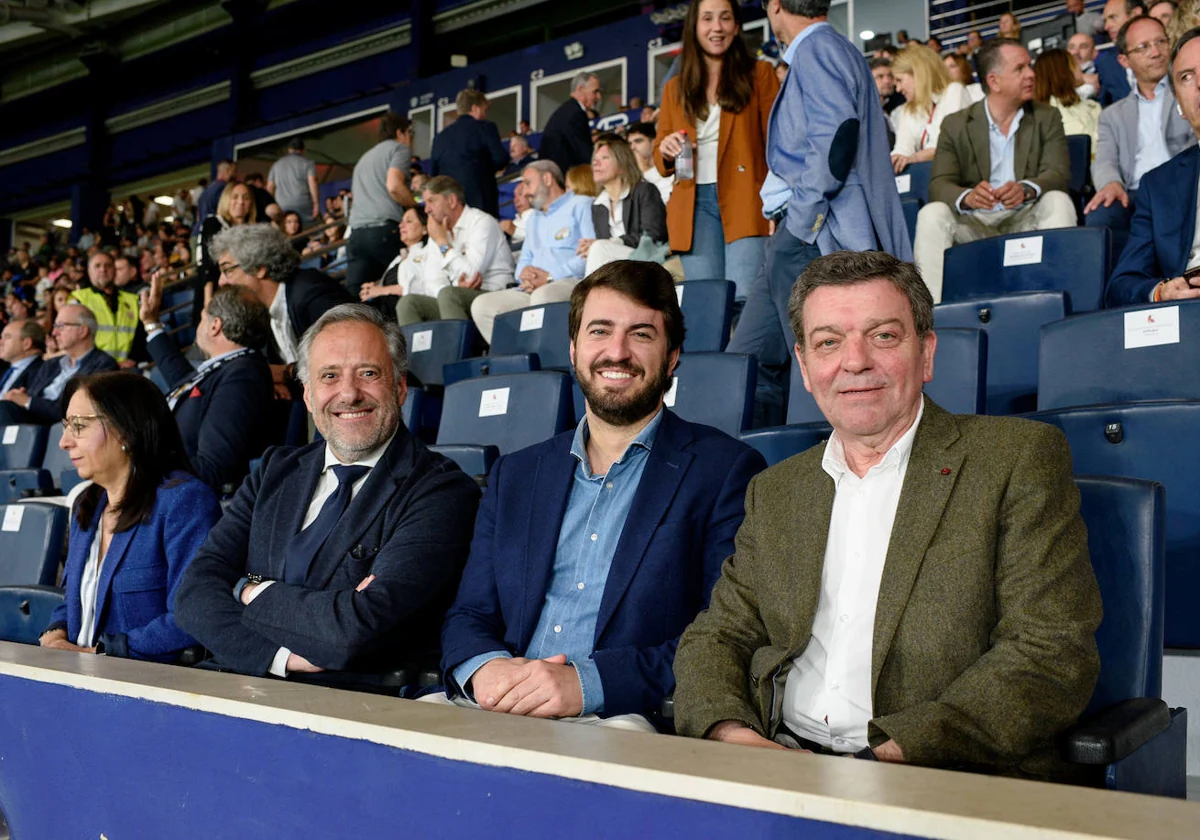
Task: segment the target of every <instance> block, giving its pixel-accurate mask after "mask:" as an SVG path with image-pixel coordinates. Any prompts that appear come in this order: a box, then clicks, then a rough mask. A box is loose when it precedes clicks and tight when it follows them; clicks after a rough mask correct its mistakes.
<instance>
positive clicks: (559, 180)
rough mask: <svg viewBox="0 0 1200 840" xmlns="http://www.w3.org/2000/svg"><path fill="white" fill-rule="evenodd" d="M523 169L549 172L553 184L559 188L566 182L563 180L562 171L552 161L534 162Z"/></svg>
mask: <svg viewBox="0 0 1200 840" xmlns="http://www.w3.org/2000/svg"><path fill="white" fill-rule="evenodd" d="M525 169H532V170H533V171H534V172H549V173H550V174H551V176H553V178H554V183H556V184H558V185H559V186H560V187H563V186H566V183H567V182H566V180H565V179H564V178H563V171H562V169H561V168H560V167H559V165H558V164H557V163H555V162H554V161H552V160H535V161H533V163H527V164H526V165H525Z"/></svg>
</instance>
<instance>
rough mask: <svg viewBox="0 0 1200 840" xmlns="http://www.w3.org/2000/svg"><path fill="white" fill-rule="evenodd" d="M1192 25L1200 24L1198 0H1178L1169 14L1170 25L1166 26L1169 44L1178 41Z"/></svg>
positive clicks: (1199, 1) (1199, 2) (1199, 3)
mask: <svg viewBox="0 0 1200 840" xmlns="http://www.w3.org/2000/svg"><path fill="white" fill-rule="evenodd" d="M1194 26H1200V0H1180V2H1179V5H1178V6H1177V7H1176V9H1175V14H1173V15H1171V25H1170V26H1168V27H1167V37H1168V38H1170V39H1171V44H1172V45H1174V44H1177V43H1179V39H1180V38H1182V37H1183V36H1184V34H1185V33H1186V32H1187V31H1188V30H1189V29H1191V28H1192V27H1194Z"/></svg>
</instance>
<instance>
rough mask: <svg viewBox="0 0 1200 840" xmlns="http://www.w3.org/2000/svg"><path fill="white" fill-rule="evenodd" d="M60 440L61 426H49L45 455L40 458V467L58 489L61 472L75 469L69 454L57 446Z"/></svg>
mask: <svg viewBox="0 0 1200 840" xmlns="http://www.w3.org/2000/svg"><path fill="white" fill-rule="evenodd" d="M61 440H62V426H61V425H55V426H51V427H50V434H49V436H48V438H47V440H46V456H45V457H44V458H42V469H44V470H46V472H48V473H50V479H51V481H53V483H54V486H55V487H58V488H60V489H61V488H62V474H63V473H64V472H66V471H69V470H74V469H75V465H74V464H73V463H71V456H70V454H69V453H68V452H67V450H65V449H63V448H62V447H61V446H59V441H61Z"/></svg>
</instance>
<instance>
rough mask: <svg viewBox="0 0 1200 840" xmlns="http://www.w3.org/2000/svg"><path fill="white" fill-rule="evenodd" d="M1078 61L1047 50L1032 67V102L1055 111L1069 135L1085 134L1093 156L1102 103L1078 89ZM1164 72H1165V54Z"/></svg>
mask: <svg viewBox="0 0 1200 840" xmlns="http://www.w3.org/2000/svg"><path fill="white" fill-rule="evenodd" d="M1075 70H1076V65H1075V59H1074V58H1072V57H1071V54H1070V53H1069V52H1067V51H1066V50H1046V51H1045V52H1044V53H1042V54H1041V55H1039V56H1038V60H1037V64H1035V65H1034V66H1033V77H1034V81H1033V101H1034V102H1041V103H1044V104H1046V105H1049V106H1050V107H1052V108H1054V109H1056V110H1057V111H1058V114H1059V116H1060V117H1062V121H1063V132H1065V133H1066V134H1068V135H1070V134H1085V135H1087V136H1088V137H1090V138H1091V140H1092V155H1093V156H1095V154H1096V140H1097V134H1096V133H1097V130H1098V129H1099V125H1100V111H1101V108H1100V103H1099V102H1096V101H1095V100H1092V99H1083V98H1082V97H1080V95H1079V92H1078V91H1077V90H1076V89H1075V88H1076V85H1075V75H1076V74H1075ZM1163 70H1164V72H1165V70H1166V61H1165V55H1164V61H1163Z"/></svg>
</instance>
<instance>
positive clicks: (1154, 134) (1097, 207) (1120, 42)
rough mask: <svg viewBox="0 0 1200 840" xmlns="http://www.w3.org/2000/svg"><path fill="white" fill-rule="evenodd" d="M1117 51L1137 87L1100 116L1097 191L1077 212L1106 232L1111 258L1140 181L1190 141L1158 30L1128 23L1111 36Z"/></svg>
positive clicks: (1154, 23) (1125, 235)
mask: <svg viewBox="0 0 1200 840" xmlns="http://www.w3.org/2000/svg"><path fill="white" fill-rule="evenodd" d="M1117 51H1118V53H1119V56H1118V57H1119V59H1120V61H1121V65H1122V66H1124V67H1128V68H1130V69H1132V70H1133V75H1134V77H1135V78H1136V79H1137V84H1136V85H1135V87H1134V90H1133V93H1131V94H1129V96H1127V97H1125V98H1124V99H1122V100H1120V101H1119V102H1117V103H1116V104H1114V105H1112V106H1110V107H1108V108H1106V109H1104V112H1103V113H1102V114H1101V115H1100V134H1099V140H1098V142H1097V144H1096V154H1095V157H1094V158H1093V160H1092V183H1093V184H1098V185H1100V186H1099V188H1098V189H1097V191H1096V195H1095V196H1094V197H1093V198H1092V200H1091V201H1089V202H1088V204H1087V206H1086V207H1084V208H1083V212H1084V214H1085V216H1086V224H1087V226H1088V227H1105V226H1107V227H1108V228H1109V230H1111V231H1112V253H1113V258H1114V259H1116V258H1118V257H1120V256H1121V252H1122V251H1123V250H1124V249H1125V243H1126V241H1128V239H1129V223H1130V221H1131V220H1132V219H1133V211H1134V202H1135V201H1136V199H1137V190H1138V187H1139V185H1140V184H1141V181H1142V176H1143V175H1145V174H1146V173H1147V172H1149V171H1150V170H1151V169H1154V168H1155V167H1156V166H1161V165H1162V164H1164V163H1166V162H1167V161H1168V160H1170V159H1171V158H1173V157H1175V155H1177V154H1179V153H1180V152H1182V151H1183V150H1184V149H1186V148H1187V147H1189V146H1191V145H1193V144H1195V142H1196V135H1195V134H1194V133H1193V132H1192V128H1191V126H1189V125H1188V122H1187V120H1185V119H1184V118H1183V116H1182V115H1181V114H1180V112H1179V109H1178V108H1177V107H1176V105H1175V95H1174V94H1173V93H1172V92H1171V86H1170V84H1169V83H1168V81H1167V64H1168V61H1169V58H1170V53H1171V42H1170V40H1169V39H1168V38H1167V32H1166V29H1164V28H1163V25H1162V24H1161V23H1160V22H1159V21H1158V20H1156V19H1155V18H1152V17H1150V16H1149V15H1139V16H1137V17H1134V18H1130V19H1129V20H1128V21H1126V23H1125V25H1124V26H1122V27H1121V30H1120V32H1118V33H1117Z"/></svg>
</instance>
